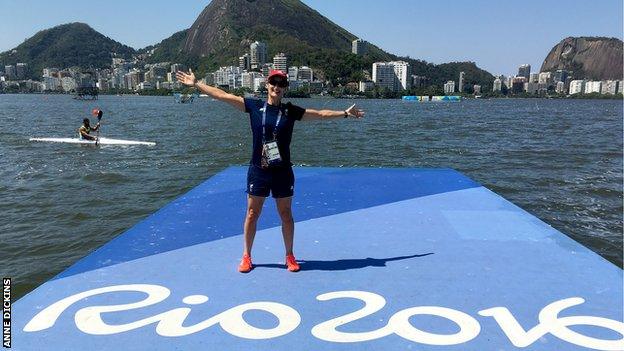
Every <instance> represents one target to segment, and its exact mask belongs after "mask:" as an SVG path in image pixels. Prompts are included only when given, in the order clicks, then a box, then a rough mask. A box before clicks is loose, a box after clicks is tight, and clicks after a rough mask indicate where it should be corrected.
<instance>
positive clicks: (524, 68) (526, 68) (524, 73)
mask: <svg viewBox="0 0 624 351" xmlns="http://www.w3.org/2000/svg"><path fill="white" fill-rule="evenodd" d="M518 76H519V77H524V79H526V80H527V81H528V80H529V78H531V65H529V64H524V65H521V66H520V67H518Z"/></svg>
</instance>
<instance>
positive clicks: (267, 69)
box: [260, 62, 273, 77]
mask: <svg viewBox="0 0 624 351" xmlns="http://www.w3.org/2000/svg"><path fill="white" fill-rule="evenodd" d="M272 69H273V63H271V62H269V63H265V64H263V65H262V66H261V67H260V70H261V72H262V74H263V75H264V76H265V77H268V76H269V72H271V70H272Z"/></svg>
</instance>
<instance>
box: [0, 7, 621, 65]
mask: <svg viewBox="0 0 624 351" xmlns="http://www.w3.org/2000/svg"><path fill="white" fill-rule="evenodd" d="M303 2H304V3H305V4H306V5H308V6H310V7H311V8H313V9H314V10H316V11H318V12H319V13H320V14H322V15H323V16H325V17H327V18H328V19H330V20H331V21H333V22H334V23H336V24H338V25H339V26H341V27H343V28H345V29H346V30H348V31H349V32H351V33H352V34H354V35H356V36H358V37H360V38H362V39H364V40H366V41H368V42H370V43H372V44H374V45H377V46H379V47H380V48H382V49H383V50H385V51H388V52H390V53H392V54H396V55H401V56H410V57H412V58H416V59H422V60H425V61H427V62H431V63H435V64H439V63H444V62H452V61H474V62H476V64H477V66H479V67H480V68H483V69H485V70H487V71H488V72H490V73H492V74H494V75H496V74H510V73H513V72H515V71H516V70H517V67H518V66H519V65H521V64H530V65H531V67H533V70H539V67H540V66H541V63H542V61H543V59H544V58H545V57H546V55H547V54H548V52H549V51H550V49H551V48H552V47H553V46H554V45H556V44H557V43H559V41H560V40H562V39H563V38H565V37H568V36H605V37H616V38H619V39H622V36H623V35H622V10H623V5H622V2H621V1H617V0H606V1H602V2H601V3H600V4H598V5H596V4H590V3H587V2H584V1H577V0H574V1H567V2H565V3H563V2H561V4H562V6H564V7H563V8H559V7H557V6H552V4H550V7H547V8H546V7H544V6H540V2H538V1H535V0H527V1H524V2H522V3H507V2H504V3H498V2H495V1H490V0H487V1H479V2H478V3H456V4H453V6H445V7H444V9H443V11H442V10H440V6H439V5H435V4H432V3H418V4H417V6H415V5H414V3H413V2H410V1H406V0H391V1H388V2H383V3H379V2H376V1H372V0H358V1H355V0H344V1H341V2H338V3H336V2H327V1H322V0H304V1H303ZM209 3H210V1H205V2H201V3H199V2H197V3H192V4H185V6H184V7H183V8H176V9H175V11H173V10H172V8H171V5H170V3H165V2H164V1H153V2H150V3H142V4H137V3H125V2H121V1H119V0H111V1H109V2H107V3H106V4H103V3H86V4H85V3H78V2H77V1H75V0H60V1H57V2H54V3H53V4H52V3H39V4H37V6H24V3H23V2H18V1H16V0H6V1H5V2H4V4H3V10H4V11H3V12H4V13H7V14H9V13H10V14H11V16H8V17H7V18H3V19H2V22H3V27H5V28H6V30H3V31H0V52H4V51H6V50H9V49H12V48H14V47H16V46H18V45H19V44H20V43H21V42H23V41H24V40H25V39H28V38H29V37H31V36H32V35H34V34H35V33H36V32H38V31H39V30H43V29H47V28H50V27H53V26H55V25H60V24H63V23H68V22H85V23H87V24H89V25H90V26H91V27H93V28H94V29H95V30H97V31H99V32H100V33H102V34H104V35H106V36H108V37H110V38H112V39H114V40H116V41H119V42H121V43H123V44H126V45H128V46H131V47H134V48H142V47H145V46H148V45H153V44H156V43H158V42H160V41H161V40H163V39H166V38H168V37H169V36H170V35H172V34H173V33H175V32H177V31H180V30H183V29H186V28H189V27H190V26H191V25H192V23H193V22H194V21H195V19H196V18H197V16H198V15H199V14H200V13H201V11H202V10H203V9H204V7H205V6H207V5H208V4H209ZM397 8H402V11H396V9H397ZM119 9H124V11H119ZM384 9H385V10H386V11H384ZM70 10H71V11H70ZM112 10H115V16H107V15H106V13H107V11H112ZM423 14H426V15H423ZM137 15H140V16H137ZM476 16H478V17H476ZM471 18H479V20H480V21H481V22H477V23H474V21H473V22H471ZM137 22H138V23H137ZM152 22H155V23H156V24H158V25H152V24H150V25H147V24H148V23H152ZM141 23H143V24H144V25H145V28H149V33H142V31H141V30H136V27H137V24H138V25H139V27H141ZM380 28H381V30H380ZM419 32H422V34H423V35H418V34H416V35H415V34H414V33H419Z"/></svg>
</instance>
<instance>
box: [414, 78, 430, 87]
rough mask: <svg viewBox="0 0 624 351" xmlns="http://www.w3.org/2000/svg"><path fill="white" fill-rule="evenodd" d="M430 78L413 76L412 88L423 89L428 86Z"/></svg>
mask: <svg viewBox="0 0 624 351" xmlns="http://www.w3.org/2000/svg"><path fill="white" fill-rule="evenodd" d="M428 83H429V78H427V77H425V76H417V75H412V87H416V88H422V87H425V86H427V84H428Z"/></svg>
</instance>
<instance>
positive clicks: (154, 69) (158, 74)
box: [143, 65, 168, 85]
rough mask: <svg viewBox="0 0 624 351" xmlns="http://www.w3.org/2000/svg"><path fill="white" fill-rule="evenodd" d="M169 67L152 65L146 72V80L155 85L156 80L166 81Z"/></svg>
mask: <svg viewBox="0 0 624 351" xmlns="http://www.w3.org/2000/svg"><path fill="white" fill-rule="evenodd" d="M167 78H168V77H167V67H165V66H161V65H152V66H150V68H149V69H148V70H147V71H146V72H145V76H144V78H143V79H144V81H146V82H150V83H152V85H155V84H156V82H164V81H166V80H167Z"/></svg>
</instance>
